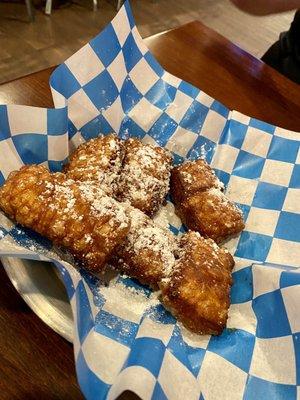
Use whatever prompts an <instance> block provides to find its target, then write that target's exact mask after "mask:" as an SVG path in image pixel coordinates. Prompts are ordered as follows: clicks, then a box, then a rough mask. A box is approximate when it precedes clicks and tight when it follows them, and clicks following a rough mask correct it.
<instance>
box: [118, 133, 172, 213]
mask: <svg viewBox="0 0 300 400" xmlns="http://www.w3.org/2000/svg"><path fill="white" fill-rule="evenodd" d="M125 148H126V152H125V158H124V162H123V168H122V171H121V176H120V181H119V187H118V192H117V198H118V199H119V200H121V201H125V200H128V201H129V202H130V204H131V205H132V206H133V207H135V208H138V209H139V210H141V211H143V212H144V213H146V214H148V215H153V214H154V213H155V212H156V211H157V210H158V209H159V207H160V206H161V205H162V203H163V201H164V199H165V197H166V195H167V193H168V190H169V179H170V170H171V163H172V157H171V155H170V153H169V152H168V151H167V150H165V149H163V148H161V147H154V146H150V145H145V144H143V143H142V142H141V141H139V140H138V139H133V138H131V139H128V140H126V141H125Z"/></svg>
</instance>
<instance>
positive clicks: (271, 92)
mask: <svg viewBox="0 0 300 400" xmlns="http://www.w3.org/2000/svg"><path fill="white" fill-rule="evenodd" d="M254 34H255V33H254ZM147 44H148V46H149V47H150V50H151V51H152V52H153V54H154V55H155V56H156V57H157V59H158V60H159V61H160V63H161V64H162V65H163V67H164V68H166V69H167V70H168V71H169V72H171V73H173V74H174V75H177V76H178V77H180V78H182V79H185V80H187V81H189V82H191V83H192V84H194V85H196V86H198V87H199V88H201V89H202V90H204V91H205V92H206V93H207V94H209V95H211V96H212V97H214V98H216V99H218V100H219V101H221V102H222V103H223V104H225V105H226V106H227V107H229V108H231V109H236V110H238V111H241V112H243V113H245V114H248V115H250V116H252V117H256V118H260V119H263V120H265V121H267V122H271V123H273V124H276V125H279V126H281V127H284V128H287V129H292V130H298V131H300V90H299V89H300V87H299V86H298V85H296V84H294V83H292V82H291V81H289V80H287V79H285V78H284V77H283V76H281V75H280V74H278V73H277V72H276V71H274V70H273V69H272V68H269V67H268V66H267V65H265V64H264V63H262V62H261V61H259V60H257V59H256V58H254V57H252V56H251V55H249V54H248V53H246V52H245V51H243V50H241V49H240V48H239V47H237V46H235V45H234V44H233V43H231V42H229V41H228V40H226V39H225V38H224V37H222V36H220V35H218V34H217V33H216V32H214V31H212V30H211V29H209V28H207V27H205V26H204V25H202V24H201V23H200V22H193V23H190V24H187V25H185V26H183V27H181V28H178V29H175V30H172V31H169V32H166V33H162V34H159V35H156V36H153V37H151V38H148V39H147ZM52 70H53V68H49V69H47V70H44V71H41V72H38V73H35V74H32V75H29V76H26V77H24V78H21V79H18V80H15V81H12V82H9V83H6V84H3V85H1V86H0V103H4V104H7V103H8V104H9V103H17V104H27V105H34V106H41V107H51V106H52V100H51V94H50V89H49V85H48V79H49V75H50V73H51V71H52ZM0 279H1V290H0V399H1V400H3V399H5V400H6V399H9V400H11V399H22V400H24V399H26V400H30V399H39V400H40V399H43V400H44V399H45V400H48V399H57V400H58V399H60V400H62V399H72V400H73V399H81V398H82V395H81V393H80V390H79V388H78V385H77V383H76V377H75V368H74V360H73V349H72V346H71V345H70V344H69V343H67V342H66V341H65V340H64V339H62V338H61V337H60V336H59V335H57V334H56V333H54V332H53V331H52V330H51V329H50V328H48V327H47V326H46V325H45V324H44V323H43V322H41V321H40V320H39V319H38V317H37V316H36V315H35V314H33V312H31V310H30V309H29V308H28V307H27V306H26V304H25V303H24V302H23V300H21V298H20V297H19V295H18V293H17V292H16V291H15V289H14V288H13V287H12V285H11V283H10V282H9V280H8V278H7V276H6V274H5V272H4V270H3V269H0ZM126 397H127V396H126Z"/></svg>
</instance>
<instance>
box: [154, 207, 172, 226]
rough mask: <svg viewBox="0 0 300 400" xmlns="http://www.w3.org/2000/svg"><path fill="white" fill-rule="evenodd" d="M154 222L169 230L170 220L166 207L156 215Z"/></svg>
mask: <svg viewBox="0 0 300 400" xmlns="http://www.w3.org/2000/svg"><path fill="white" fill-rule="evenodd" d="M153 221H154V222H155V224H156V225H158V226H160V227H161V228H164V229H168V228H169V220H168V209H167V208H166V207H162V208H161V209H160V210H158V212H157V213H156V214H155V215H154V217H153Z"/></svg>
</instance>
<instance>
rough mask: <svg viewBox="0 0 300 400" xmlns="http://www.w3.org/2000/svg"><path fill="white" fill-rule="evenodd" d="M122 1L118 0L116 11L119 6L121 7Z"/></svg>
mask: <svg viewBox="0 0 300 400" xmlns="http://www.w3.org/2000/svg"><path fill="white" fill-rule="evenodd" d="M123 3H124V0H118V3H117V11H119V10H120V8H121V7H122V5H123Z"/></svg>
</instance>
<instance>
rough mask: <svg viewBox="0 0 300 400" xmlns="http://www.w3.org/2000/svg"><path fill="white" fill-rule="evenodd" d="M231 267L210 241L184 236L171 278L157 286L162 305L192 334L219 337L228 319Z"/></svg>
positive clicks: (194, 235) (228, 257)
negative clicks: (160, 293)
mask: <svg viewBox="0 0 300 400" xmlns="http://www.w3.org/2000/svg"><path fill="white" fill-rule="evenodd" d="M233 266H234V261H233V258H232V256H231V255H230V254H229V253H228V252H227V251H226V250H224V249H221V248H219V247H218V246H217V245H216V244H215V243H214V242H213V241H212V240H211V239H204V238H202V237H201V236H200V235H199V234H198V233H196V232H189V233H187V234H184V235H183V236H182V239H181V241H180V251H179V259H178V261H177V264H176V267H175V268H174V271H173V274H171V276H170V277H169V278H167V279H165V280H163V281H162V282H161V283H160V288H161V290H162V295H161V297H162V302H163V304H164V305H165V306H166V308H168V309H169V310H170V311H171V313H172V314H173V315H174V316H175V317H176V318H177V319H178V320H179V321H181V322H182V323H183V324H184V325H185V326H186V327H187V328H188V329H190V330H191V331H193V332H196V333H199V334H214V335H218V334H220V333H221V332H222V330H223V329H224V328H225V326H226V321H227V317H228V308H229V305H230V299H229V294H230V287H231V285H232V277H231V270H232V268H233Z"/></svg>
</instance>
